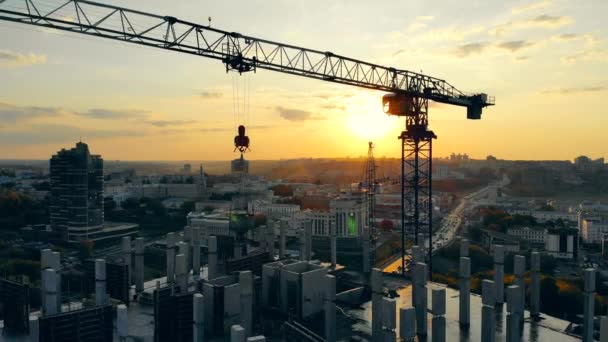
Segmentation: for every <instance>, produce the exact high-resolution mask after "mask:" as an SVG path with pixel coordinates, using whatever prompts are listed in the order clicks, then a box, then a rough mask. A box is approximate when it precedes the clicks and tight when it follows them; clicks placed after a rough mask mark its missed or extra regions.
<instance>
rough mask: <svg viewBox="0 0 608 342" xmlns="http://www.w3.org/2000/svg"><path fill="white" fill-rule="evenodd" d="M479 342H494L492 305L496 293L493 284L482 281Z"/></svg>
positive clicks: (494, 327) (494, 328)
mask: <svg viewBox="0 0 608 342" xmlns="http://www.w3.org/2000/svg"><path fill="white" fill-rule="evenodd" d="M481 292H482V294H481V303H482V306H481V342H494V341H495V338H496V334H495V330H496V315H495V313H494V304H495V303H496V293H495V291H494V282H493V281H491V280H487V279H486V280H484V281H482V282H481Z"/></svg>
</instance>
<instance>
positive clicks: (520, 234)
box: [507, 227, 547, 244]
mask: <svg viewBox="0 0 608 342" xmlns="http://www.w3.org/2000/svg"><path fill="white" fill-rule="evenodd" d="M546 234H547V231H546V229H545V228H530V227H513V228H509V229H507V235H510V236H514V237H516V238H518V239H521V240H524V241H527V242H529V243H539V244H540V243H542V244H544V243H545V236H546Z"/></svg>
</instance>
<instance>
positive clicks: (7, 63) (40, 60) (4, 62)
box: [0, 50, 47, 67]
mask: <svg viewBox="0 0 608 342" xmlns="http://www.w3.org/2000/svg"><path fill="white" fill-rule="evenodd" d="M46 61H47V57H46V55H37V54H35V53H28V54H23V53H19V52H14V51H10V50H0V67H1V66H4V67H19V66H26V65H33V64H45V63H46Z"/></svg>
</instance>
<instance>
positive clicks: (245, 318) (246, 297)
mask: <svg viewBox="0 0 608 342" xmlns="http://www.w3.org/2000/svg"><path fill="white" fill-rule="evenodd" d="M239 287H240V289H241V301H240V302H241V312H240V315H241V316H240V317H241V319H240V322H241V326H242V327H243V328H244V329H245V335H246V336H250V335H251V331H252V329H253V325H252V320H253V274H252V273H251V271H244V272H239Z"/></svg>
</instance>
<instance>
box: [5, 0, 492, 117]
mask: <svg viewBox="0 0 608 342" xmlns="http://www.w3.org/2000/svg"><path fill="white" fill-rule="evenodd" d="M0 20H5V21H12V22H18V23H23V24H29V25H36V26H43V27H49V28H55V29H59V30H64V31H70V32H74V33H80V34H86V35H92V36H98V37H103V38H109V39H114V40H120V41H124V42H129V43H133V44H139V45H146V46H152V47H156V48H162V49H168V50H173V51H178V52H182V53H188V54H195V55H199V56H203V57H208V58H214V59H219V60H221V61H223V62H224V63H225V64H226V67H227V68H228V70H236V71H239V72H248V71H255V69H257V68H260V69H266V70H272V71H277V72H282V73H287V74H292V75H299V76H305V77H309V78H314V79H318V80H323V81H328V82H334V83H340V84H345V85H350V86H355V87H361V88H367V89H374V90H380V91H386V92H391V93H397V94H404V95H407V96H412V97H421V98H425V99H429V100H432V101H436V102H441V103H446V104H451V105H456V106H463V107H467V112H468V113H467V114H468V116H469V117H473V118H474V117H475V116H478V115H477V113H478V114H479V115H481V109H482V108H483V107H486V106H490V105H493V104H494V99H493V97H489V96H487V95H485V94H467V93H464V92H462V91H460V90H458V89H456V88H455V87H453V86H452V85H450V84H449V83H447V82H446V81H444V80H441V79H438V78H434V77H430V76H427V75H424V74H420V73H416V72H411V71H407V70H400V69H396V68H393V67H385V66H381V65H377V64H373V63H368V62H365V61H360V60H357V59H354V58H350V57H345V56H340V55H337V54H334V53H332V52H328V51H319V50H313V49H308V48H302V47H298V46H295V45H290V44H283V43H277V42H273V41H269V40H265V39H259V38H255V37H250V36H246V35H243V34H240V33H237V32H228V31H223V30H220V29H216V28H214V27H210V25H201V24H196V23H191V22H187V21H183V20H180V19H178V18H176V17H172V16H160V15H155V14H150V13H145V12H141V11H136V10H130V9H126V8H121V7H116V6H112V5H108V4H102V3H97V2H93V1H85V0H69V1H66V0H45V1H40V0H0ZM469 112H471V113H469ZM469 114H471V115H469Z"/></svg>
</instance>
